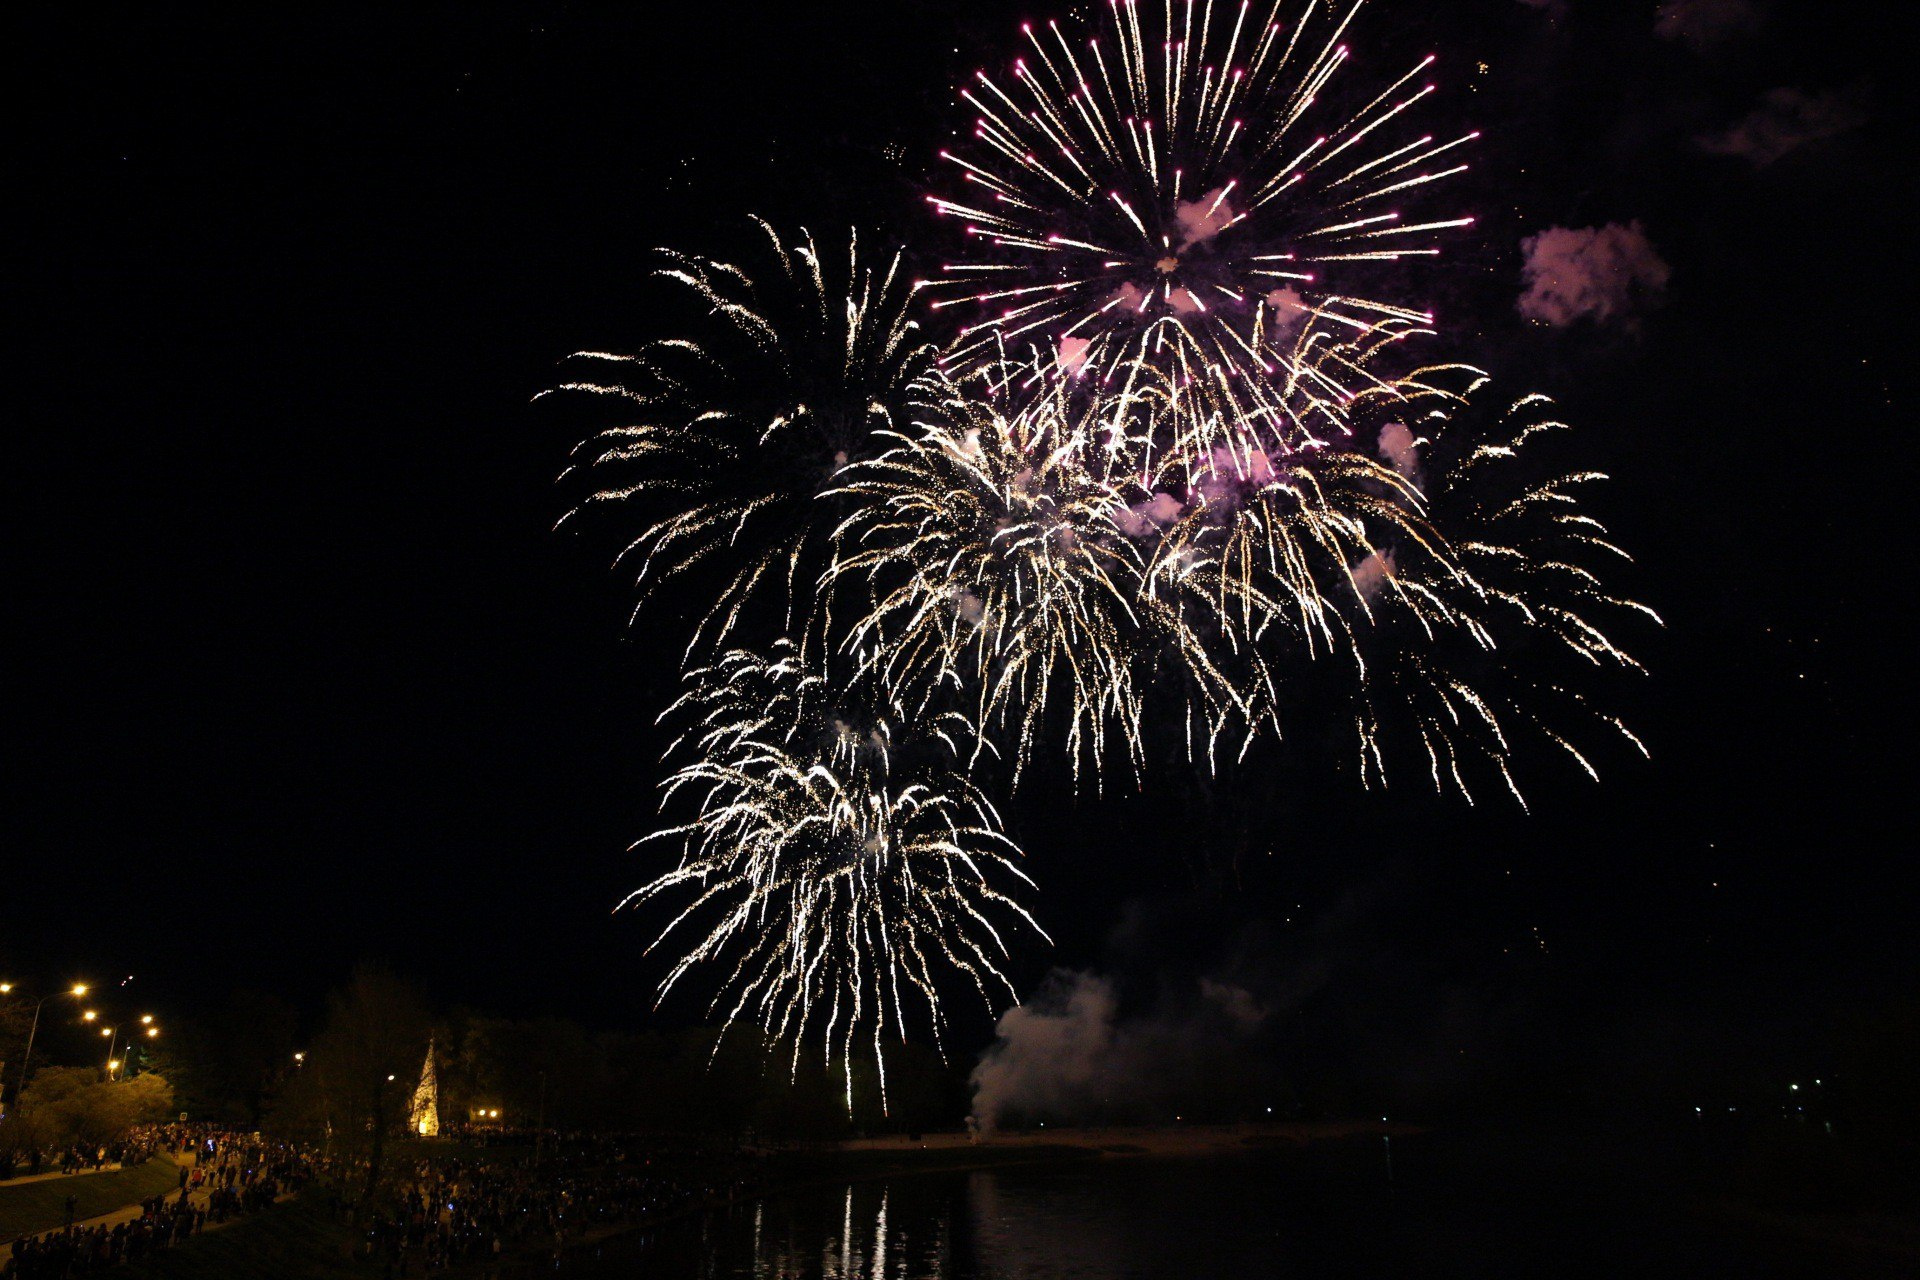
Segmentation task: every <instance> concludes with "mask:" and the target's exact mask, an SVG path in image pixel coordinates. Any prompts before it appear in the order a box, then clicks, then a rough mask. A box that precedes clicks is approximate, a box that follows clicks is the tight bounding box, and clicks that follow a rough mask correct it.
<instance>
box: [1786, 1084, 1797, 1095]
mask: <svg viewBox="0 0 1920 1280" xmlns="http://www.w3.org/2000/svg"><path fill="white" fill-rule="evenodd" d="M1787 1088H1789V1089H1791V1090H1793V1091H1794V1092H1795V1093H1798V1092H1800V1086H1799V1085H1797V1084H1790V1085H1788V1086H1787Z"/></svg>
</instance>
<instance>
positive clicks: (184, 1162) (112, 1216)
mask: <svg viewBox="0 0 1920 1280" xmlns="http://www.w3.org/2000/svg"><path fill="white" fill-rule="evenodd" d="M196 1158H197V1157H182V1156H180V1155H178V1154H176V1153H172V1152H163V1153H161V1154H160V1155H157V1156H155V1157H154V1159H156V1160H167V1161H170V1162H172V1163H173V1164H175V1165H178V1166H179V1167H180V1168H182V1169H191V1168H193V1165H194V1160H195V1159H196ZM64 1176H66V1175H64V1174H58V1173H55V1174H45V1173H43V1174H41V1175H40V1177H39V1178H29V1179H16V1180H15V1181H29V1182H37V1181H42V1180H44V1179H46V1178H48V1177H54V1178H59V1177H64ZM72 1176H74V1177H76V1178H77V1177H79V1176H80V1175H79V1174H74V1175H72ZM0 1185H6V1186H12V1185H13V1184H12V1183H6V1184H0ZM210 1191H211V1188H204V1187H203V1188H201V1194H200V1195H199V1196H198V1197H197V1198H194V1199H193V1200H192V1201H191V1203H193V1204H194V1205H196V1206H198V1207H200V1208H203V1209H204V1208H205V1207H206V1204H207V1196H208V1194H209V1193H210ZM179 1195H180V1189H179V1188H178V1187H170V1188H168V1189H167V1190H165V1191H164V1192H162V1193H161V1198H162V1199H164V1200H166V1201H167V1203H169V1204H172V1203H173V1202H174V1201H175V1200H176V1199H177V1198H178V1197H179ZM147 1199H151V1197H147ZM144 1206H145V1201H144V1200H134V1201H131V1202H129V1203H127V1204H123V1205H121V1206H120V1207H119V1208H118V1209H115V1210H114V1211H113V1212H111V1213H103V1214H100V1215H98V1216H96V1217H92V1218H78V1219H75V1220H74V1223H73V1225H74V1226H75V1227H79V1228H82V1229H84V1228H87V1227H113V1226H118V1225H119V1224H120V1223H122V1222H132V1221H134V1220H135V1219H136V1218H140V1217H142V1216H144V1215H145V1213H146V1208H145V1207H144ZM207 1226H208V1228H209V1229H211V1228H212V1226H213V1223H211V1222H209V1223H208V1224H207ZM65 1230H66V1228H65V1227H50V1228H48V1229H47V1230H45V1231H29V1232H28V1233H27V1234H26V1235H23V1236H18V1237H16V1239H20V1240H34V1239H40V1238H42V1237H45V1236H57V1235H59V1234H61V1233H62V1232H64V1231H65ZM5 1243H11V1241H8V1242H5Z"/></svg>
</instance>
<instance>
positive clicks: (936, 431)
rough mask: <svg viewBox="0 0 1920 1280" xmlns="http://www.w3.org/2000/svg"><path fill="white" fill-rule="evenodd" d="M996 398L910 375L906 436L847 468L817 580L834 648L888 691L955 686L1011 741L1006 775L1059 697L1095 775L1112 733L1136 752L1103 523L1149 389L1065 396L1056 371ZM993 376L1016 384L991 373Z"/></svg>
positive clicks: (1132, 602) (1079, 766) (1122, 554)
mask: <svg viewBox="0 0 1920 1280" xmlns="http://www.w3.org/2000/svg"><path fill="white" fill-rule="evenodd" d="M1034 376H1036V377H1038V378H1039V379H1040V380H1041V381H1042V382H1043V383H1050V385H1051V387H1052V390H1051V391H1050V392H1047V393H1042V394H1038V395H1034V396H1031V397H1028V398H1027V399H1026V400H1025V401H1024V403H1023V406H1022V407H1021V408H1020V409H1018V410H1017V411H1011V412H1009V411H1007V410H1006V409H1005V408H1004V405H1003V404H1002V403H1000V397H998V396H996V395H995V394H994V392H993V390H992V388H990V387H980V386H964V387H963V386H961V385H959V384H957V383H956V382H955V381H953V380H952V379H950V378H947V377H945V376H942V375H934V376H930V377H928V378H926V379H924V380H923V381H922V382H921V383H920V384H919V385H918V387H917V388H916V390H917V391H918V392H919V396H918V401H917V403H916V406H915V409H914V413H915V433H914V434H912V435H908V434H905V433H895V434H894V435H892V436H891V437H890V445H891V447H890V448H889V449H888V450H887V451H886V452H884V453H882V454H881V455H880V456H879V457H877V458H875V459H873V460H871V461H869V462H865V463H860V464H857V465H855V466H851V467H849V468H848V469H847V471H846V472H845V479H844V482H843V484H842V485H841V486H840V488H839V489H838V490H836V492H837V493H838V494H841V495H844V496H845V497H846V498H848V499H849V500H850V501H851V504H852V506H853V511H852V514H851V515H849V516H848V517H847V518H846V520H844V521H843V522H842V523H841V524H840V526H839V527H838V528H836V530H835V532H834V538H835V542H836V545H837V546H838V548H839V549H840V550H839V554H838V555H837V556H836V557H835V559H834V561H833V563H832V565H831V567H830V568H829V570H828V573H827V576H826V579H825V583H824V586H825V589H826V591H827V592H828V593H829V595H830V596H832V597H833V598H834V599H835V606H834V607H835V608H836V609H837V608H839V607H840V606H839V601H840V600H842V599H845V600H847V601H848V602H849V605H850V607H851V608H852V609H854V610H855V611H856V617H855V618H854V619H853V620H852V621H850V622H848V623H847V624H846V630H847V639H846V641H845V642H844V643H845V644H847V645H850V646H855V647H858V648H859V649H862V650H864V651H866V652H867V653H868V654H869V655H870V656H869V658H868V660H867V663H866V666H867V668H868V669H869V670H870V671H871V672H872V674H873V675H874V676H875V677H876V678H878V679H879V680H881V681H882V682H883V683H884V684H885V685H886V686H887V687H888V688H891V689H895V690H899V691H901V696H903V697H908V698H912V697H915V696H916V694H915V693H914V692H911V691H918V694H917V696H918V697H920V698H922V699H924V698H925V697H927V696H930V695H932V694H934V693H936V692H938V691H941V690H947V689H958V690H960V691H962V696H963V697H966V698H968V699H969V700H970V701H971V703H972V705H973V710H974V714H975V715H976V716H977V717H978V720H979V723H980V724H981V725H982V727H983V728H991V729H997V730H1002V731H1005V732H1006V733H1007V734H1008V736H1009V737H1010V738H1011V739H1012V742H1011V749H1012V755H1013V758H1014V762H1015V763H1014V778H1015V781H1016V782H1017V781H1018V779H1019V776H1020V772H1021V769H1022V768H1023V767H1024V766H1025V764H1026V763H1027V762H1028V761H1029V760H1030V759H1031V757H1032V754H1033V752H1034V750H1035V748H1036V746H1037V745H1038V743H1039V742H1040V741H1041V740H1042V739H1043V737H1044V735H1045V734H1046V731H1047V730H1048V729H1049V728H1050V727H1056V726H1051V725H1050V724H1049V721H1048V712H1049V710H1050V709H1052V710H1059V711H1061V714H1062V718H1063V721H1064V730H1065V738H1066V742H1067V745H1068V754H1069V756H1070V758H1071V759H1072V762H1073V768H1074V772H1075V777H1076V778H1078V777H1079V776H1080V773H1081V771H1082V770H1083V769H1087V770H1088V771H1089V772H1091V773H1092V774H1093V775H1094V776H1095V777H1096V778H1097V777H1098V775H1099V772H1100V767H1101V763H1102V761H1103V759H1104V757H1105V756H1106V754H1107V749H1108V742H1109V738H1110V736H1111V737H1113V738H1115V739H1117V740H1118V741H1119V742H1120V743H1121V744H1123V749H1124V750H1125V751H1126V752H1127V754H1128V755H1129V757H1130V758H1131V759H1132V760H1133V762H1134V763H1135V764H1137V763H1138V760H1139V747H1140V742H1139V703H1140V690H1139V689H1138V687H1137V682H1136V681H1137V672H1136V666H1137V663H1136V658H1135V655H1136V652H1137V650H1138V648H1139V643H1140V638H1141V635H1142V632H1143V630H1144V625H1143V620H1142V618H1141V617H1140V615H1139V592H1138V582H1139V579H1140V573H1141V570H1142V567H1143V561H1142V557H1141V555H1140V552H1139V550H1138V549H1137V548H1136V547H1135V546H1134V545H1133V544H1132V543H1131V542H1130V541H1129V540H1128V539H1126V538H1125V537H1123V536H1121V534H1120V531H1119V529H1118V527H1117V525H1116V523H1115V521H1116V519H1117V518H1118V517H1119V515H1120V513H1122V512H1124V511H1125V510H1126V505H1125V500H1124V492H1123V489H1122V487H1121V484H1120V483H1116V477H1121V478H1122V481H1123V479H1124V476H1125V475H1126V474H1127V473H1128V471H1129V470H1130V468H1131V459H1130V458H1129V457H1128V456H1127V454H1128V452H1129V450H1130V449H1131V447H1132V443H1133V441H1134V440H1136V439H1138V438H1141V435H1143V434H1145V433H1136V431H1135V430H1134V429H1133V428H1132V427H1131V425H1130V423H1129V421H1128V419H1129V418H1131V417H1132V416H1134V415H1136V414H1150V413H1151V408H1152V399H1151V397H1149V396H1147V395H1144V394H1142V395H1133V396H1129V397H1119V396H1116V397H1102V398H1098V399H1093V400H1090V401H1085V402H1084V407H1082V408H1078V409H1077V408H1076V407H1075V405H1074V404H1073V403H1072V402H1071V400H1070V398H1069V397H1068V396H1067V395H1065V394H1063V392H1064V390H1065V386H1064V384H1062V383H1061V382H1060V381H1059V380H1058V379H1048V377H1047V374H1046V371H1045V370H1044V369H1041V370H1038V371H1035V375H1034ZM988 377H989V378H990V379H992V380H993V381H994V382H996V383H997V385H999V386H1000V387H1002V388H1004V387H1006V386H1008V385H1010V384H1015V383H1024V382H1031V381H1032V380H1033V378H1032V377H1027V378H1022V377H1020V375H1019V371H1017V370H1013V369H1008V370H1000V369H996V370H994V371H993V372H992V373H991V374H990V375H988Z"/></svg>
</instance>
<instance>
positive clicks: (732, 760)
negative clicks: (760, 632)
mask: <svg viewBox="0 0 1920 1280" xmlns="http://www.w3.org/2000/svg"><path fill="white" fill-rule="evenodd" d="M837 710H839V709H838V708H836V706H835V705H834V697H833V688H832V686H830V685H829V684H828V683H827V682H826V681H825V680H823V679H822V678H821V677H819V676H818V675H814V674H809V673H808V672H807V671H806V670H805V669H804V667H803V665H802V661H801V659H800V657H799V654H798V652H797V650H796V649H795V648H794V647H793V646H792V645H790V644H784V643H783V644H781V645H778V646H776V647H775V649H774V652H773V656H772V657H771V658H763V657H761V656H759V655H756V654H753V653H750V652H747V651H744V650H731V651H728V652H726V653H724V654H722V655H720V657H719V658H718V659H717V660H716V661H715V663H714V664H713V665H711V666H707V667H702V668H698V669H696V670H693V671H690V672H689V673H688V674H687V676H686V692H685V693H684V694H683V695H682V697H681V698H680V699H679V701H677V702H676V703H675V704H674V705H673V706H672V707H671V708H669V709H668V711H667V712H666V713H665V716H664V717H663V718H673V719H677V720H680V721H682V722H684V723H685V725H686V726H687V727H686V730H685V732H684V733H683V734H682V736H681V737H680V738H679V739H677V740H676V741H675V743H674V745H673V746H672V747H671V748H670V749H669V758H684V760H685V763H683V764H681V765H680V767H679V768H678V769H677V770H676V771H675V772H674V773H673V774H672V775H671V776H670V777H669V778H668V779H667V781H666V783H665V785H664V795H663V799H662V808H663V810H666V809H674V808H678V807H681V806H683V805H684V806H688V807H690V808H691V809H692V816H690V817H688V818H687V819H686V820H684V821H682V822H679V823H677V824H674V825H672V826H668V827H666V828H664V829H662V830H660V831H658V832H655V833H654V834H652V835H650V836H648V837H646V838H645V839H644V840H643V841H641V844H642V845H645V844H649V843H652V842H656V841H664V842H667V843H670V844H678V845H679V846H680V857H679V860H678V863H677V865H676V866H675V867H674V868H673V869H671V870H669V871H667V872H665V873H663V874H661V875H659V876H657V877H656V878H654V879H653V880H652V881H650V882H649V883H647V884H646V885H644V886H642V887H641V888H640V889H638V890H636V891H635V892H634V893H633V894H632V895H630V896H629V898H628V899H627V900H626V902H625V903H623V904H622V905H623V906H626V905H637V904H640V903H644V902H647V901H649V900H652V899H655V898H663V897H667V898H670V897H679V898H682V899H685V902H684V905H682V906H680V907H679V908H678V909H677V911H676V913H675V914H674V915H673V916H672V918H671V919H670V920H669V921H668V923H667V924H666V926H665V927H664V928H663V929H662V930H661V933H660V935H659V937H658V938H657V939H656V940H655V942H654V943H653V946H652V947H649V949H648V950H649V952H651V951H652V950H653V949H654V948H655V947H659V946H661V945H663V944H666V943H668V942H669V940H677V939H678V938H679V937H680V936H681V935H682V934H683V933H691V934H692V935H693V937H692V941H690V942H688V943H686V944H684V946H683V950H682V952H681V954H680V957H679V959H678V960H677V961H676V962H675V963H674V965H673V967H672V968H671V970H670V971H669V972H668V974H667V976H666V977H665V978H664V979H662V981H661V984H660V996H661V998H662V999H664V998H665V997H666V995H667V994H668V992H670V991H671V990H672V989H673V988H674V987H675V986H676V985H678V984H680V983H681V982H682V980H684V979H686V978H687V977H688V975H689V974H690V973H692V972H693V971H694V970H696V969H698V968H701V967H702V966H707V965H712V966H714V967H716V968H717V969H718V970H719V971H720V976H719V977H718V980H717V986H716V989H715V990H714V993H713V995H712V998H711V1000H710V1002H709V1004H708V1012H709V1013H710V1014H718V1015H719V1016H720V1017H721V1018H722V1020H723V1022H724V1023H725V1024H726V1025H732V1024H733V1023H734V1022H736V1021H739V1020H742V1019H746V1020H748V1021H752V1022H754V1023H756V1024H757V1025H758V1026H759V1027H760V1028H761V1029H762V1030H763V1031H764V1032H765V1033H766V1034H767V1035H768V1036H769V1037H770V1038H771V1039H773V1040H775V1041H776V1042H778V1041H787V1042H790V1043H791V1045H792V1052H793V1065H794V1068H795V1069H797V1067H798V1064H799V1059H800V1053H801V1051H802V1044H803V1040H804V1039H805V1038H806V1037H807V1036H808V1035H810V1034H817V1035H819V1036H820V1038H821V1041H822V1043H823V1045H824V1049H825V1053H826V1058H827V1062H828V1063H829V1065H831V1064H832V1063H833V1061H834V1060H835V1059H836V1058H838V1060H839V1061H840V1062H841V1063H842V1064H843V1065H844V1064H846V1063H848V1062H849V1061H850V1059H851V1056H852V1054H853V1051H854V1049H855V1047H856V1045H859V1046H861V1047H862V1048H865V1047H868V1046H870V1047H871V1049H872V1051H873V1053H874V1055H875V1057H876V1059H877V1060H878V1063H879V1066H880V1090H881V1105H882V1107H883V1108H884V1107H885V1106H886V1066H885V1063H886V1045H887V1044H888V1043H889V1042H890V1041H892V1040H897V1039H903V1038H904V1037H905V1035H906V1032H907V1030H908V1028H909V1027H910V1026H913V1025H915V1024H918V1023H924V1024H925V1025H926V1026H927V1027H928V1028H929V1029H930V1031H931V1034H932V1035H933V1037H934V1040H935V1042H936V1044H938V1042H939V1040H940V1037H941V1032H942V1029H943V1027H944V1025H945V1014H944V1012H943V1009H942V1005H941V1001H940V993H939V985H940V979H941V976H942V975H943V974H950V975H953V976H958V977H961V978H963V979H964V980H965V981H967V982H968V983H970V984H971V985H972V986H973V987H974V988H975V990H976V991H977V992H978V993H979V995H980V997H981V999H982V1000H983V1001H984V1002H985V1003H986V1004H987V1006H988V1008H989V1009H990V1010H991V1009H993V1008H995V1005H996V1000H997V999H999V998H1004V999H1007V1000H1014V1001H1017V999H1018V996H1017V993H1016V992H1015V991H1014V989H1013V987H1012V984H1011V983H1010V982H1009V981H1008V979H1007V977H1006V975H1005V973H1004V972H1003V971H1002V968H1001V964H1002V962H1003V961H1004V960H1005V958H1006V957H1007V955H1008V937H1007V935H1008V931H1009V930H1011V929H1013V928H1015V927H1017V926H1019V925H1021V924H1024V925H1027V926H1029V927H1031V928H1033V929H1034V931H1035V932H1036V933H1039V934H1040V936H1041V937H1042V938H1044V937H1045V934H1044V933H1041V931H1040V929H1039V926H1038V925H1037V924H1036V923H1035V921H1034V919H1033V917H1032V916H1031V915H1030V914H1029V913H1028V911H1027V909H1026V908H1025V907H1023V906H1022V905H1020V903H1019V902H1018V901H1017V900H1016V899H1015V897H1013V896H1012V895H1013V893H1015V892H1017V891H1019V890H1020V889H1022V888H1025V887H1030V885H1031V881H1029V880H1028V879H1027V877H1026V875H1025V873H1023V872H1022V871H1021V870H1020V868H1019V866H1018V862H1017V860H1018V859H1019V857H1020V851H1019V849H1018V848H1017V847H1015V845H1014V844H1013V842H1012V841H1010V840H1008V839H1007V837H1006V836H1005V835H1004V834H1002V830H1001V824H1000V819H999V815H998V814H997V813H996V812H995V811H994V808H993V806H992V804H991V803H990V802H989V801H988V800H987V798H986V796H985V794H984V793H983V792H981V791H980V789H979V788H978V787H976V786H975V785H974V784H973V783H972V782H971V781H970V780H969V779H968V778H967V777H966V776H965V775H964V774H963V773H962V772H960V771H959V770H958V769H956V768H955V767H954V766H955V758H956V757H957V756H958V755H959V754H960V752H961V751H963V750H969V749H970V748H969V747H968V746H967V742H968V740H969V739H970V738H971V731H970V726H968V725H967V724H966V722H965V720H964V719H963V718H962V717H959V716H957V715H954V714H952V713H948V714H945V715H940V716H931V717H926V718H923V719H916V720H914V721H908V720H907V719H905V718H904V717H902V716H901V715H900V714H899V712H898V709H897V708H888V707H885V706H884V704H883V706H882V710H883V711H885V712H887V714H884V715H876V714H872V713H871V712H869V713H868V714H867V715H866V717H865V718H864V719H863V720H862V721H861V722H859V723H855V722H853V721H850V720H847V719H843V718H841V717H840V715H838V714H836V712H837ZM909 724H912V725H915V726H919V727H917V728H915V729H912V730H910V729H909V728H908V725H909ZM903 734H910V735H911V736H910V737H909V738H908V739H907V740H906V741H902V735H903ZM636 847H639V846H636ZM846 1088H847V1105H848V1108H849V1109H850V1110H851V1108H852V1105H853V1092H852V1091H853V1083H852V1073H851V1071H850V1070H849V1071H848V1072H847V1085H846Z"/></svg>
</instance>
